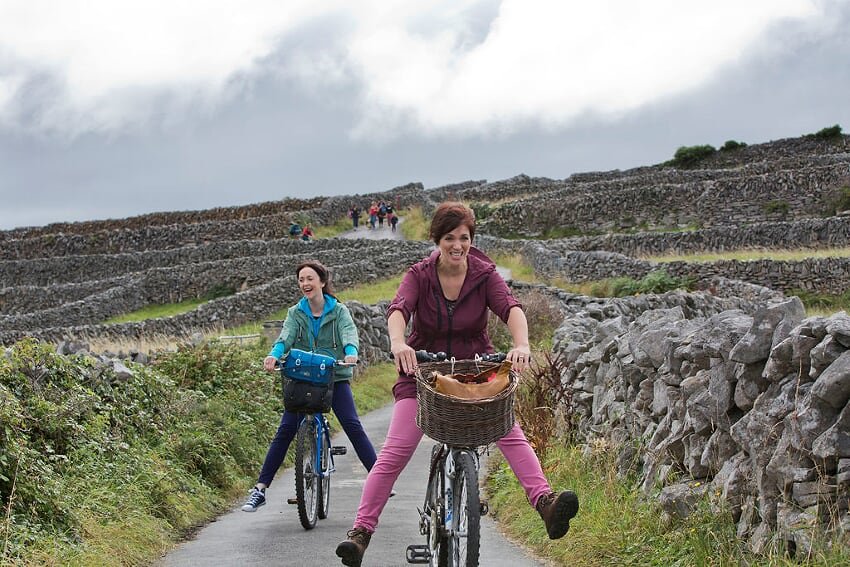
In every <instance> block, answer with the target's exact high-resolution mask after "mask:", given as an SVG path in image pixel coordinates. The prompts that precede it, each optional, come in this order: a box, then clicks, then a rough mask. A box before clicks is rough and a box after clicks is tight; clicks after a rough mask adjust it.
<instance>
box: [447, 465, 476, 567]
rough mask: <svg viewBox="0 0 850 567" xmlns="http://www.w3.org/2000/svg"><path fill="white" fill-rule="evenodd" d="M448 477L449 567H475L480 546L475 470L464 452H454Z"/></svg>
mask: <svg viewBox="0 0 850 567" xmlns="http://www.w3.org/2000/svg"><path fill="white" fill-rule="evenodd" d="M454 465H455V476H454V478H453V479H452V494H453V499H452V530H451V533H450V534H449V535H448V546H447V547H448V565H449V567H478V558H479V553H480V550H481V549H480V545H481V495H480V494H479V492H478V470H477V469H476V467H475V461H474V460H473V458H472V455H470V454H469V453H468V452H466V451H459V452H458V453H456V454H455V462H454Z"/></svg>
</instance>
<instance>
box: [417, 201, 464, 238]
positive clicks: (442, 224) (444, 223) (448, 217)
mask: <svg viewBox="0 0 850 567" xmlns="http://www.w3.org/2000/svg"><path fill="white" fill-rule="evenodd" d="M460 225H466V228H468V229H469V237H470V238H475V213H474V212H473V210H472V209H470V208H469V207H467V206H466V205H464V204H463V203H460V202H458V201H446V202H444V203H440V205H439V206H438V207H437V210H436V211H434V216H433V217H432V218H431V228H430V230H429V231H428V236H429V237H430V238H431V240H433V241H434V244H440V239H441V238H442V237H443V236H445V235H446V234H448V233H450V232H451V231H453V230H454V229H456V228H457V227H459V226H460Z"/></svg>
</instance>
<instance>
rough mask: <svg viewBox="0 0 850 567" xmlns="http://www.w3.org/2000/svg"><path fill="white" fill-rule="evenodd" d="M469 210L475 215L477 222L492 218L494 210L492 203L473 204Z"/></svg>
mask: <svg viewBox="0 0 850 567" xmlns="http://www.w3.org/2000/svg"><path fill="white" fill-rule="evenodd" d="M469 208H470V209H472V211H473V212H474V213H475V220H476V221H480V220H484V219H486V218H487V217H489V216H490V214H491V213H492V212H493V209H494V208H493V207H491V206H490V203H472V204H471V205H469Z"/></svg>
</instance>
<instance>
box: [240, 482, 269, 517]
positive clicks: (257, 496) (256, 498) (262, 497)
mask: <svg viewBox="0 0 850 567" xmlns="http://www.w3.org/2000/svg"><path fill="white" fill-rule="evenodd" d="M265 505H266V489H265V488H263V489H260V488H257V487H256V486H255V487H254V488H252V489H251V495H250V496H249V497H248V501H247V502H245V504H244V505H243V506H242V511H243V512H256V511H257V508H259V507H260V506H265Z"/></svg>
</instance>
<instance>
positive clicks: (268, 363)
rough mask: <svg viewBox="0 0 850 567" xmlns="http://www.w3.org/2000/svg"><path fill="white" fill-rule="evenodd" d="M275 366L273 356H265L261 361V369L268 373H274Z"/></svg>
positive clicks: (275, 361)
mask: <svg viewBox="0 0 850 567" xmlns="http://www.w3.org/2000/svg"><path fill="white" fill-rule="evenodd" d="M275 364H277V359H276V358H275V357H273V356H267V357H265V358H264V359H263V368H265V369H266V370H268V371H269V372H274V369H275V368H274V367H275Z"/></svg>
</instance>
